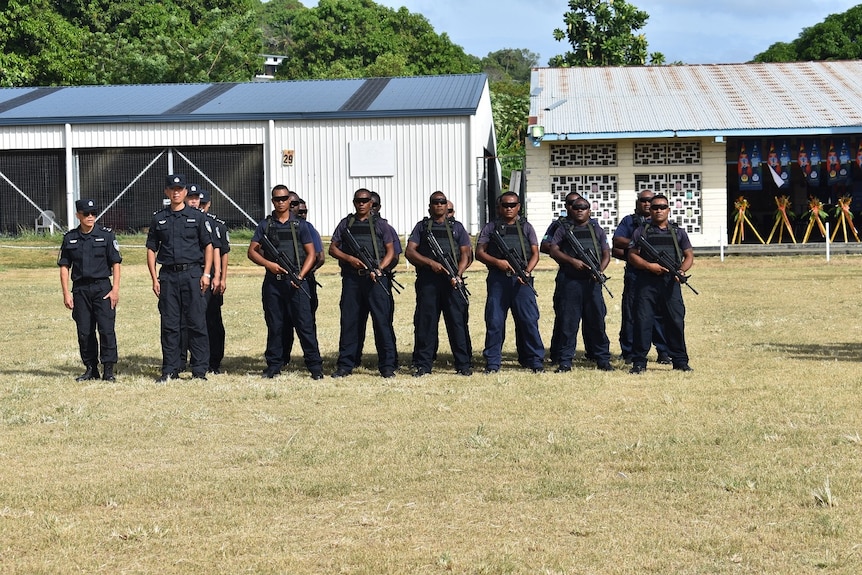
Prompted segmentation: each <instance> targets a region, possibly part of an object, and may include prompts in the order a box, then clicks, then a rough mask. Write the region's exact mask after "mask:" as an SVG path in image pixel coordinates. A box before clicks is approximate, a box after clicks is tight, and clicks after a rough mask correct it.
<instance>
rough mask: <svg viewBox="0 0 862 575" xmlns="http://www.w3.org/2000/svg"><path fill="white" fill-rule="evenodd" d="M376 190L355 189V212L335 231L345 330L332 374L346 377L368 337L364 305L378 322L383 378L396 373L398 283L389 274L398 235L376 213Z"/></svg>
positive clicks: (379, 363) (376, 330) (331, 247)
mask: <svg viewBox="0 0 862 575" xmlns="http://www.w3.org/2000/svg"><path fill="white" fill-rule="evenodd" d="M371 203H372V197H371V192H370V191H369V190H367V189H365V188H360V189H358V190H356V192H354V194H353V207H354V209H355V210H356V212H355V213H353V214H350V215H349V216H347V217H346V218H344V219H342V220H341V221H340V222H339V223H338V226H337V227H336V228H335V231H334V232H333V234H332V242H331V243H330V245H329V255H331V256H332V257H334V258H335V259H337V260H338V265H339V266H340V267H341V303H340V308H341V331H340V335H339V341H338V360H337V364H336V370H335V372H334V373H333V374H332V377H346V376H348V375H350V374H351V373H352V372H353V369H354V368H355V367H356V366H357V364H358V359H359V348H358V347H359V342H360V341H361V340H362V339H364V337H362V338H361V337H360V334H364V332H365V326H366V321H365V320H364V319H363V315H362V310H363V309H368V311H369V312H370V314H371V321H372V323H373V326H374V340H375V344H376V346H377V368H378V370H379V371H380V374H381V375H382V376H383V377H386V378H389V377H395V369H396V368H397V361H398V360H397V358H398V352H397V351H396V347H395V330H394V329H393V327H392V317H393V313H394V312H393V300H392V295H391V293H392V292H391V290H392V284H391V282H390V279H389V277H388V276H387V275H386V274H384V272H383V270H385V269H386V268H387V267H388V266H389V265H390V263H391V262H392V259H393V258H394V257H395V241H396V239H397V234H395V231H394V230H393V229H392V227H391V226H389V225H388V224H385V223H384V222H381V221H380V218H378V217H375V216H374V215H373V214H372V211H371V210H372V206H371ZM348 232H349V233H350V235H352V236H353V238H354V239H355V240H356V243H357V244H358V247H359V248H362V250H361V251H362V252H364V254H365V256H366V259H369V260H370V261H369V265H368V266H366V264H365V263H363V259H364V258H363V257H362V253H359V252H358V251H357V250H356V249H354V246H352V245H351V244H352V242H351V241H350V240H349V237H348Z"/></svg>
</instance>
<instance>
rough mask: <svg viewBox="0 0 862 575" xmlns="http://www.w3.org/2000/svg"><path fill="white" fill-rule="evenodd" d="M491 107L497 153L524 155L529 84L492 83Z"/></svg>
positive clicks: (499, 154)
mask: <svg viewBox="0 0 862 575" xmlns="http://www.w3.org/2000/svg"><path fill="white" fill-rule="evenodd" d="M491 110H492V112H493V114H494V131H495V132H496V134H497V155H498V156H523V155H524V142H525V141H526V138H527V120H528V117H529V115H530V84H529V83H527V82H496V83H493V84H491Z"/></svg>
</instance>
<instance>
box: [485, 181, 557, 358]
mask: <svg viewBox="0 0 862 575" xmlns="http://www.w3.org/2000/svg"><path fill="white" fill-rule="evenodd" d="M497 205H498V208H499V213H500V217H499V218H498V219H497V220H494V221H491V222H488V223H487V224H486V225H485V227H483V228H482V231H481V232H480V233H479V238H478V239H477V240H476V259H478V260H479V261H480V262H482V263H483V264H485V265H486V266H488V279H487V286H488V298H487V300H486V302H485V350H484V351H483V352H482V355H483V356H484V358H485V373H486V374H488V373H496V372H498V371H499V370H500V364H501V363H502V360H503V357H502V349H503V339H504V336H505V330H506V315H507V314H508V312H509V310H512V317H513V319H514V320H515V324H516V325H517V326H518V330H519V331H520V337H518V338H516V341H515V345H516V346H517V347H518V358H519V361H520V362H521V363H522V364H523V365H524V367H527V368H529V369H532V370H533V373H541V372H543V371H545V370H544V367H543V366H542V362H543V361H544V357H545V347H544V345H543V344H542V337H541V335H539V306H538V303H537V302H536V295H535V294H534V293H533V290H532V289H531V286H532V284H533V278H532V277H531V276H529V274H530V273H531V272H532V271H533V268H535V267H536V264H538V263H539V240H538V238H537V237H536V230H535V229H534V228H533V226H532V225H530V223H529V222H527V221H526V220H522V219H521V217H520V216H519V215H518V211H519V209H520V207H521V202H520V199H519V198H518V194H516V193H514V192H506V193H505V194H503V195H502V196H500V197H499V198H497ZM495 229H496V230H498V231H499V232H500V235H502V236H503V240H504V241H505V243H506V247H507V248H508V249H510V250H514V251H515V253H517V254H520V255H521V258H522V260H523V261H524V262H525V263H526V265H525V266H524V271H525V272H526V273H527V275H528V276H529V277H528V281H529V285H527V284H524V283H523V282H522V281H521V279H520V278H519V277H517V276H516V275H513V272H514V270H513V269H512V267H511V266H510V265H509V263H508V262H507V261H506V257H505V254H504V253H502V252H501V251H500V249H499V248H498V247H497V245H496V244H495V243H494V242H493V241H492V239H491V234H492V233H493V232H494V230H495Z"/></svg>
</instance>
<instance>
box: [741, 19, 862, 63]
mask: <svg viewBox="0 0 862 575" xmlns="http://www.w3.org/2000/svg"><path fill="white" fill-rule="evenodd" d="M860 58H862V5H859V6H854V7H853V8H850V9H849V10H847V11H846V12H844V13H842V14H831V15H829V16H827V17H826V18H825V19H824V20H823V22H820V23H819V24H815V25H814V26H811V27H810V28H805V29H803V30H802V33H800V34H799V37H798V38H796V40H794V41H792V42H790V43H786V42H776V43H775V44H773V45H772V46H770V47H769V48H767V49H766V51H764V52H761V53H760V54H758V55H756V56H755V57H754V61H755V62H798V61H818V60H857V59H860Z"/></svg>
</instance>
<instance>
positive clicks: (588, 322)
mask: <svg viewBox="0 0 862 575" xmlns="http://www.w3.org/2000/svg"><path fill="white" fill-rule="evenodd" d="M555 283H556V289H555V290H554V312H555V313H556V314H557V320H558V321H559V323H560V339H561V341H562V343H561V346H560V359H559V363H560V365H566V366H571V365H572V359H573V358H574V356H575V347H576V346H577V342H578V328H579V327H580V326H581V324H583V330H584V341H586V342H588V345H589V347H588V348H587V350H586V351H587V352H588V353H590V354H591V355H592V356H593V357H594V358H595V360H596V362H597V363H607V362H609V361H610V359H611V352H610V341H609V340H608V335H607V332H606V331H605V316H607V313H608V310H607V307H606V306H605V300H604V298H603V297H602V287H601V284H599V283H598V282H596V281H594V280H592V279H591V278H583V279H581V278H572V277H567V276H566V274H565V273H563V272H562V271H559V272H557V277H556V280H555Z"/></svg>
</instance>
